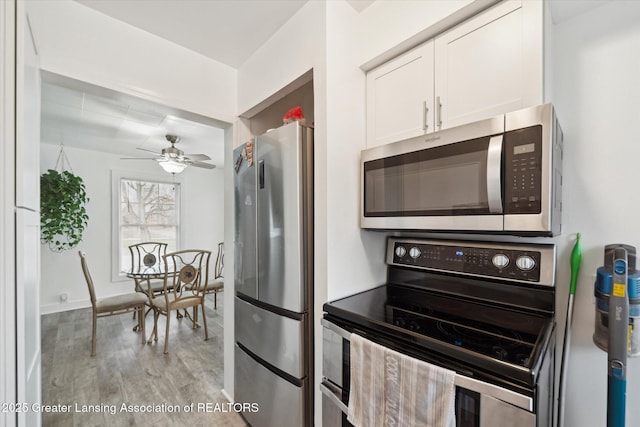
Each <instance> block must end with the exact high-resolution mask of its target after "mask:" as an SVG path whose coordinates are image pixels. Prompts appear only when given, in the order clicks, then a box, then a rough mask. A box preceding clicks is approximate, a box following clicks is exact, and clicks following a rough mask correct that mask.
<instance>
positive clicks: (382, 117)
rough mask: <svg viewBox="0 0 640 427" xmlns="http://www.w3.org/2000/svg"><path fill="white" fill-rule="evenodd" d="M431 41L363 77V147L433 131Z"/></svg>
mask: <svg viewBox="0 0 640 427" xmlns="http://www.w3.org/2000/svg"><path fill="white" fill-rule="evenodd" d="M433 72H434V70H433V40H430V41H428V42H427V43H425V44H422V45H420V46H418V47H417V48H415V49H413V50H411V51H409V52H407V53H405V54H403V55H401V56H399V57H397V58H395V59H393V60H391V61H389V62H387V63H385V64H382V65H381V66H379V67H378V68H375V69H374V70H371V71H370V72H369V73H367V147H374V146H377V145H381V144H386V143H389V142H393V141H398V140H401V139H405V138H410V137H413V136H419V135H421V134H423V133H425V132H432V131H433V129H434V111H433V106H434V95H433V81H434V75H433Z"/></svg>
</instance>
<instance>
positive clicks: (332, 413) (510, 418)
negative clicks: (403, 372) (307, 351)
mask: <svg viewBox="0 0 640 427" xmlns="http://www.w3.org/2000/svg"><path fill="white" fill-rule="evenodd" d="M322 325H323V366H322V374H323V378H322V382H321V384H320V391H321V392H322V425H323V426H324V427H337V426H343V427H344V426H351V424H350V423H349V422H348V421H347V415H346V414H347V407H348V406H347V405H348V401H349V397H348V394H349V393H348V390H349V358H348V355H349V338H350V333H349V332H348V331H346V330H344V329H342V328H340V327H339V326H337V325H335V324H333V323H331V322H329V321H327V320H326V319H323V320H322ZM455 385H456V397H455V399H456V403H455V412H456V427H536V415H535V413H534V412H533V406H534V404H533V399H532V398H531V397H528V396H524V395H521V394H518V393H516V392H513V391H511V390H508V389H504V388H502V387H498V386H496V385H494V384H489V383H486V382H482V381H478V380H476V379H473V378H469V377H466V376H463V375H457V376H456V380H455Z"/></svg>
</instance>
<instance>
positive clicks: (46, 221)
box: [40, 148, 89, 252]
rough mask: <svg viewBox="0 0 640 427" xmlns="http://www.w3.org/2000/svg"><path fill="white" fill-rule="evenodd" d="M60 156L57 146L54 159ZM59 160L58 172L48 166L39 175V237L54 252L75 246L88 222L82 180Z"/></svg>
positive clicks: (62, 153) (85, 195)
mask: <svg viewBox="0 0 640 427" xmlns="http://www.w3.org/2000/svg"><path fill="white" fill-rule="evenodd" d="M63 155H64V152H63V150H62V148H61V149H60V156H59V157H58V161H59V160H60V158H61V156H63ZM65 157H66V156H65ZM67 161H68V160H67ZM62 163H63V170H62V171H61V172H58V171H57V170H55V169H49V170H48V171H47V172H46V173H44V174H42V175H41V176H40V227H41V230H40V239H41V241H42V243H44V244H47V245H48V246H49V248H50V249H51V250H52V251H54V252H62V251H65V250H68V249H71V248H73V247H75V246H77V245H78V243H80V242H81V241H82V233H83V232H84V230H85V228H86V227H87V224H88V222H89V216H88V215H87V211H86V209H85V205H86V204H87V203H88V202H89V198H88V197H87V192H86V190H85V186H84V181H83V180H82V178H80V177H79V176H77V175H74V174H73V172H70V171H65V170H64V159H63V162H62ZM56 168H57V164H56Z"/></svg>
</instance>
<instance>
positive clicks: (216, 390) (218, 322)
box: [42, 296, 246, 427]
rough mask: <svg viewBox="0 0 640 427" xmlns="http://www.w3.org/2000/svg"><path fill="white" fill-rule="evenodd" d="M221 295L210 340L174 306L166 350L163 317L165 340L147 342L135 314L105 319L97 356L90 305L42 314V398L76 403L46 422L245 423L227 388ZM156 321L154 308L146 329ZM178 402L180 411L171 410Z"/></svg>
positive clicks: (211, 313) (48, 415)
mask: <svg viewBox="0 0 640 427" xmlns="http://www.w3.org/2000/svg"><path fill="white" fill-rule="evenodd" d="M222 299H223V298H222V296H220V297H219V298H218V309H217V310H214V309H213V297H211V298H210V299H209V301H207V303H206V305H207V324H208V326H209V340H208V341H204V328H200V329H192V328H191V324H190V321H189V320H188V319H186V318H185V319H181V320H177V319H176V317H175V313H173V315H172V318H171V324H170V326H171V330H170V335H169V354H167V355H165V354H163V343H164V342H163V340H164V330H165V318H164V317H161V318H160V320H159V323H158V327H159V329H160V333H159V338H158V341H157V342H156V343H153V344H145V345H143V344H142V343H141V337H140V334H139V333H137V332H133V331H132V328H133V325H134V320H133V319H132V316H131V314H124V315H121V316H112V317H106V318H102V319H98V344H97V355H96V357H91V356H90V354H91V309H82V310H75V311H68V312H63V313H55V314H49V315H46V316H43V317H42V403H43V405H63V406H64V407H65V408H69V409H71V412H70V413H53V412H45V413H43V414H42V424H43V426H64V427H67V426H82V427H85V426H151V425H153V426H174V425H187V426H245V425H246V424H245V423H244V421H243V419H242V417H241V416H240V415H238V414H237V413H235V412H233V410H232V408H229V403H228V401H227V399H226V398H225V397H224V395H223V394H222V392H221V390H222V387H223V349H222V337H223V325H222V319H223V312H224V308H223V307H222ZM200 320H201V319H200ZM152 328H153V316H152V314H151V313H150V314H149V315H148V316H147V336H149V335H150V333H151V330H152ZM123 403H124V404H126V405H127V406H128V405H137V407H138V408H140V410H143V409H146V408H143V406H147V405H164V407H162V406H160V407H156V408H152V409H154V410H158V412H147V413H140V412H138V413H134V412H127V411H122V405H123ZM192 403H193V412H190V413H188V412H185V405H191V404H192ZM199 404H200V411H198V407H199ZM216 404H217V406H216ZM68 405H70V406H68ZM83 405H86V406H83ZM176 405H177V406H178V408H179V412H169V407H172V408H173V407H175V406H176ZM205 405H208V407H207V406H205ZM56 408H59V406H56ZM52 409H53V408H52ZM131 409H132V410H135V409H136V408H131ZM207 409H208V410H209V411H210V412H207ZM92 410H93V411H92ZM96 410H97V411H96ZM111 412H115V413H114V414H112V413H111Z"/></svg>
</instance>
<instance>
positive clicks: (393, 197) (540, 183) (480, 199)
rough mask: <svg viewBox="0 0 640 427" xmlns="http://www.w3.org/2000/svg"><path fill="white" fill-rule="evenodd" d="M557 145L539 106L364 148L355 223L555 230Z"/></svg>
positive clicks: (553, 124) (557, 131)
mask: <svg viewBox="0 0 640 427" xmlns="http://www.w3.org/2000/svg"><path fill="white" fill-rule="evenodd" d="M562 145H563V137H562V130H561V128H560V126H559V124H558V121H557V119H556V116H555V112H554V109H553V106H552V105H551V104H544V105H540V106H537V107H531V108H526V109H523V110H518V111H514V112H511V113H507V114H502V115H499V116H496V117H492V118H490V119H485V120H481V121H478V122H475V123H470V124H466V125H462V126H457V127H454V128H450V129H445V130H442V131H439V132H434V133H431V134H426V135H423V136H420V137H415V138H411V139H407V140H403V141H399V142H395V143H392V144H386V145H382V146H379V147H374V148H370V149H367V150H364V151H362V155H361V171H362V172H361V218H360V226H361V227H362V228H369V229H384V230H413V231H451V232H463V233H464V232H474V233H475V232H479V233H504V234H512V235H538V236H553V235H557V234H559V233H560V216H561V211H562V200H561V195H562Z"/></svg>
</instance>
